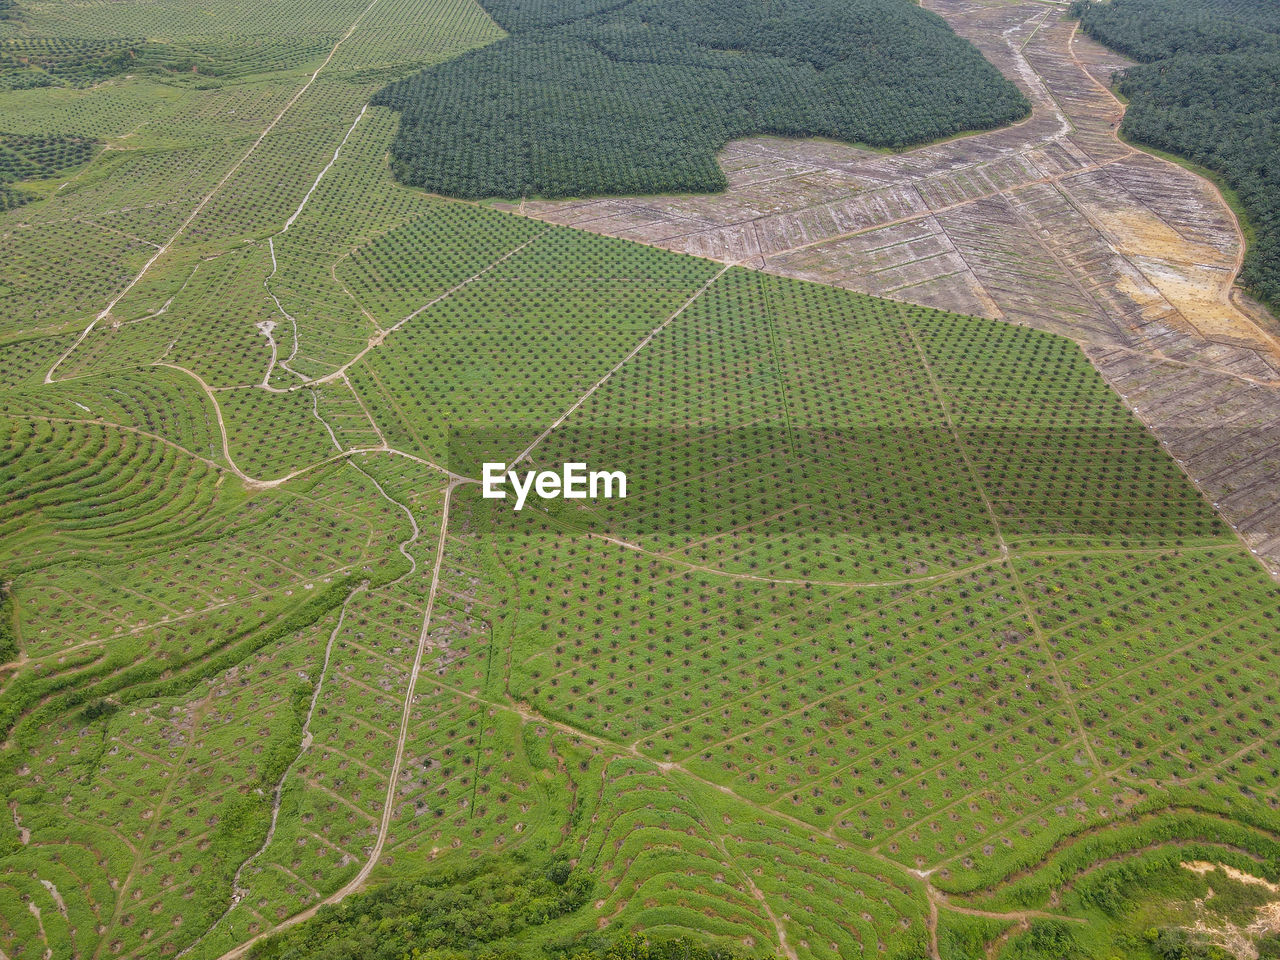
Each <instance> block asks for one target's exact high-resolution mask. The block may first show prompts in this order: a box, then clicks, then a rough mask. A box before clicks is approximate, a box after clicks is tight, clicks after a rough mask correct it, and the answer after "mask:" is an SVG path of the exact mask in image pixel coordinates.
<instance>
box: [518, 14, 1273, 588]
mask: <svg viewBox="0 0 1280 960" xmlns="http://www.w3.org/2000/svg"><path fill="white" fill-rule="evenodd" d="M926 5H927V6H929V7H930V9H934V10H936V11H937V12H938V13H940V14H942V15H943V16H944V17H946V18H947V20H948V22H949V23H950V24H951V25H952V27H953V28H954V29H955V30H956V32H957V33H959V34H960V35H962V36H965V37H967V38H968V39H970V40H971V41H972V42H973V43H974V44H975V45H977V46H978V47H979V48H980V49H981V50H982V51H983V52H984V53H985V54H986V55H987V57H988V58H989V59H990V60H991V62H993V63H994V64H996V65H997V66H998V67H999V68H1000V69H1001V70H1002V71H1003V72H1004V73H1005V74H1006V76H1008V77H1009V78H1010V79H1011V80H1013V81H1014V82H1015V83H1017V84H1019V86H1020V87H1021V88H1022V90H1023V92H1024V93H1025V94H1026V96H1027V98H1028V99H1029V100H1031V102H1032V104H1033V115H1032V117H1031V118H1030V119H1029V120H1028V121H1026V122H1025V123H1022V124H1019V125H1017V126H1015V127H1011V128H1007V129H1004V130H999V131H996V132H993V133H986V134H981V135H977V136H972V137H966V138H962V139H960V140H955V141H951V142H949V143H944V144H940V145H936V146H931V147H924V148H921V149H918V150H912V151H909V152H907V153H904V154H895V155H884V154H875V153H871V152H868V151H865V150H859V149H856V148H853V147H847V146H843V145H840V144H833V143H821V142H815V141H800V142H793V141H782V140H776V139H754V140H744V141H739V142H737V143H735V144H732V145H731V146H730V147H729V148H728V149H727V150H726V151H725V152H724V153H723V154H722V156H721V163H722V165H723V166H724V168H725V170H726V173H727V174H728V176H729V180H730V187H729V190H728V191H727V192H726V193H725V194H722V195H715V196H697V197H669V198H668V197H652V198H644V199H637V200H626V199H601V200H590V201H578V202H573V201H568V202H532V201H530V202H526V203H523V204H521V205H520V206H519V208H518V209H519V211H520V212H521V213H523V214H525V215H526V216H532V217H537V218H540V219H545V220H548V221H551V222H555V223H564V224H569V225H572V226H575V227H579V228H582V229H587V230H593V231H597V232H601V233H607V234H612V235H615V236H619V237H625V238H627V239H632V240H639V241H641V242H645V243H652V244H656V245H658V246H662V247H666V248H668V249H673V250H681V251H685V252H689V253H696V254H698V255H700V256H707V257H712V258H715V259H718V260H722V261H726V262H732V263H742V264H745V265H748V266H753V267H756V268H759V269H763V270H766V271H769V272H771V273H779V274H783V275H786V276H793V277H801V278H804V279H810V280H818V281H821V282H823V283H831V284H836V285H839V286H845V287H849V288H851V289H855V290H861V291H864V292H867V293H872V294H875V295H877V296H886V297H893V298H895V299H901V300H907V301H910V302H913V303H919V304H923V305H927V306H934V307H939V308H942V309H948V310H955V311H958V312H962V313H968V314H974V315H978V316H987V317H992V318H997V319H1002V320H1007V321H1010V322H1013V323H1022V324H1028V325H1031V326H1035V327H1039V328H1041V329H1045V330H1051V331H1053V332H1055V333H1060V334H1062V335H1064V336H1068V337H1071V338H1072V339H1075V340H1077V341H1078V342H1080V343H1081V344H1082V345H1083V346H1084V347H1085V349H1086V352H1087V353H1088V355H1089V356H1090V358H1091V359H1092V360H1093V361H1094V362H1095V364H1096V365H1097V367H1098V369H1099V370H1100V371H1101V372H1102V374H1103V376H1104V377H1106V378H1107V380H1108V381H1109V382H1110V383H1112V384H1113V386H1115V388H1116V389H1117V391H1118V392H1119V393H1120V394H1121V395H1122V396H1124V397H1125V398H1126V400H1127V401H1128V403H1129V406H1130V407H1131V409H1133V410H1134V411H1135V412H1137V413H1138V414H1139V415H1140V416H1141V417H1142V419H1143V420H1144V421H1145V422H1147V423H1148V424H1150V425H1151V426H1152V428H1153V429H1154V430H1155V431H1156V435H1157V436H1158V437H1160V439H1161V440H1162V441H1164V442H1165V443H1167V445H1168V447H1169V450H1170V452H1171V453H1172V454H1173V456H1174V457H1176V458H1177V459H1178V461H1179V462H1180V463H1182V464H1183V465H1184V466H1185V468H1186V470H1187V473H1188V474H1189V475H1190V476H1191V477H1192V478H1193V479H1194V480H1195V481H1196V482H1197V483H1198V484H1199V485H1200V487H1201V489H1203V490H1204V491H1205V493H1206V495H1208V496H1209V497H1210V499H1211V500H1212V501H1213V502H1214V503H1216V504H1217V505H1218V507H1219V509H1220V510H1221V512H1222V514H1223V516H1225V517H1226V518H1227V519H1228V520H1229V521H1230V522H1231V523H1232V524H1233V525H1234V526H1235V527H1236V529H1237V530H1238V531H1239V532H1240V534H1241V536H1242V537H1243V538H1244V539H1245V541H1246V542H1247V543H1248V544H1249V546H1250V547H1251V548H1252V549H1254V550H1256V551H1257V553H1258V555H1259V556H1260V557H1262V558H1264V560H1265V561H1266V562H1267V563H1268V564H1269V565H1270V567H1271V569H1272V570H1273V572H1276V571H1280V489H1278V486H1277V481H1276V477H1278V476H1280V433H1277V427H1276V424H1277V423H1280V331H1277V329H1276V326H1275V321H1274V319H1273V318H1271V317H1270V316H1269V315H1268V314H1266V312H1265V311H1264V310H1262V309H1261V308H1260V307H1258V306H1257V305H1256V304H1254V303H1252V302H1250V301H1249V300H1248V299H1247V298H1246V297H1244V296H1243V295H1241V294H1240V293H1239V292H1237V291H1235V290H1234V289H1233V283H1234V280H1235V277H1236V274H1237V273H1238V272H1239V269H1240V260H1241V256H1242V254H1243V249H1242V239H1241V236H1240V232H1239V226H1238V224H1237V222H1236V220H1235V217H1234V215H1233V214H1232V213H1231V211H1230V209H1229V208H1228V207H1227V206H1226V205H1225V204H1224V203H1223V202H1222V199H1221V197H1220V196H1219V195H1218V193H1217V191H1216V190H1215V189H1214V188H1213V186H1212V185H1210V184H1209V183H1207V182H1206V181H1204V180H1202V179H1200V178H1198V177H1196V176H1194V175H1192V174H1191V173H1188V172H1187V171H1185V170H1182V169H1181V168H1179V167H1177V166H1176V165H1174V164H1171V163H1167V162H1164V161H1161V160H1159V159H1156V158H1154V157H1152V156H1150V155H1148V154H1145V153H1142V152H1140V151H1138V150H1135V149H1133V148H1131V147H1129V146H1128V145H1126V144H1124V143H1122V142H1121V141H1119V140H1118V139H1117V138H1116V135H1115V130H1116V128H1117V126H1118V124H1119V122H1120V118H1121V116H1122V115H1123V108H1122V106H1121V105H1120V104H1119V103H1118V102H1117V101H1116V100H1115V99H1114V98H1113V97H1112V96H1111V95H1110V94H1109V93H1108V92H1107V90H1106V89H1105V86H1104V84H1106V83H1108V82H1109V80H1110V76H1111V73H1112V71H1113V70H1114V69H1116V68H1117V67H1119V66H1120V65H1121V63H1122V61H1121V60H1120V58H1118V57H1117V56H1116V55H1115V54H1111V53H1109V52H1108V51H1106V50H1105V49H1103V48H1102V47H1100V46H1098V45H1097V44H1096V43H1094V42H1093V41H1091V40H1089V39H1088V38H1085V37H1083V36H1081V35H1079V34H1078V32H1077V29H1076V24H1075V23H1074V22H1073V21H1070V20H1068V19H1066V18H1065V11H1064V8H1062V7H1058V6H1054V5H1047V4H1043V3H1023V4H1017V3H1005V2H994V3H993V2H978V3H974V2H968V0H964V2H950V0H947V2H933V3H927V4H926Z"/></svg>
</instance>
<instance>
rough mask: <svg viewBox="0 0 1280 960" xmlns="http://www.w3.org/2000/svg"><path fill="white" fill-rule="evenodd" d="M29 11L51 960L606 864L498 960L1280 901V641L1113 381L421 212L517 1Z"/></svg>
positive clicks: (22, 481)
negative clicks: (425, 171) (1232, 896)
mask: <svg viewBox="0 0 1280 960" xmlns="http://www.w3.org/2000/svg"><path fill="white" fill-rule="evenodd" d="M12 11H16V13H15V14H14V15H11V16H10V17H9V18H8V19H4V20H0V38H3V40H2V41H0V43H2V44H3V45H2V46H0V80H3V83H0V88H2V89H0V137H3V138H5V139H0V145H3V149H5V150H9V149H10V144H19V145H25V146H23V149H28V148H30V149H28V152H29V153H30V152H31V151H32V150H34V149H35V148H34V147H32V146H31V145H32V144H35V145H37V146H39V145H40V144H44V145H45V148H43V149H45V154H47V158H44V159H40V160H39V162H38V163H37V162H36V161H32V162H31V163H28V164H27V166H24V167H21V170H22V171H23V172H22V173H21V174H20V176H22V177H32V176H37V175H38V176H39V177H40V178H39V179H12V180H10V181H8V182H7V183H6V184H5V187H4V189H6V190H9V191H16V192H17V193H18V194H21V196H22V199H23V201H24V202H22V203H21V204H20V205H17V206H14V207H13V208H12V209H8V210H5V211H4V212H3V213H0V250H2V251H3V253H2V255H0V305H3V310H2V311H0V431H2V436H3V443H2V444H0V489H2V490H3V497H2V498H0V582H2V583H3V593H2V594H0V658H2V659H3V661H4V663H3V665H0V725H2V727H3V731H4V736H3V746H2V747H0V793H2V794H3V796H4V802H5V814H4V821H5V826H3V827H0V950H2V951H3V955H4V956H5V957H8V958H11V960H19V958H21V960H30V958H40V957H45V956H52V957H54V958H58V960H62V958H106V957H128V958H152V957H176V956H185V957H191V958H220V957H227V956H229V955H238V954H235V951H237V950H238V949H239V948H241V947H242V946H243V945H245V944H246V943H248V942H250V941H251V940H253V939H254V938H256V937H258V936H260V935H262V934H266V933H270V932H275V931H277V930H278V929H280V928H281V927H282V926H284V925H288V924H292V923H293V922H294V921H296V920H297V919H298V918H300V917H305V916H307V915H308V911H311V910H312V909H313V908H315V907H317V906H318V905H320V904H324V903H330V902H333V903H336V902H339V901H343V902H346V903H348V904H357V905H358V904H360V903H362V902H363V901H361V899H360V896H361V895H360V894H359V893H358V892H357V891H358V890H360V889H365V888H374V889H381V886H380V885H381V884H384V883H386V882H389V881H393V880H416V879H420V878H426V880H425V881H424V882H428V883H430V882H435V881H433V880H432V878H433V877H443V876H455V875H460V874H457V873H456V872H457V871H463V870H465V868H467V865H469V864H480V865H484V864H489V863H491V862H493V863H498V862H502V863H517V864H532V865H533V868H536V869H538V870H541V869H542V865H544V864H546V863H552V862H556V858H567V860H568V862H569V863H571V864H572V865H573V867H574V870H575V871H576V875H580V876H585V877H586V878H588V880H589V894H588V895H587V896H586V897H585V899H584V900H583V902H582V903H581V904H580V905H578V904H577V903H576V902H575V903H574V904H573V905H572V908H571V909H569V908H566V910H565V911H564V912H557V913H555V915H554V916H551V915H546V916H539V917H538V918H537V922H534V921H529V922H528V923H526V924H524V925H522V926H521V927H520V930H519V933H518V935H516V936H515V937H514V938H513V937H507V938H506V939H503V938H502V937H498V938H497V940H496V941H495V942H494V945H491V949H492V950H493V951H495V955H501V953H500V952H501V951H503V950H512V951H516V952H517V953H518V955H520V956H525V957H543V956H545V957H547V958H548V960H550V958H555V957H562V956H563V957H568V956H571V955H573V953H574V951H575V950H581V951H586V952H587V955H591V956H596V955H600V956H603V955H604V954H603V953H602V952H600V951H601V950H603V947H602V946H601V945H602V944H608V943H609V942H612V938H615V937H619V936H622V935H624V934H627V933H632V932H641V933H644V934H645V935H647V936H649V937H650V938H652V939H653V940H654V941H655V942H659V941H661V940H663V938H667V939H670V938H677V937H693V938H696V939H697V940H698V941H699V942H701V943H703V944H711V945H714V946H719V947H722V948H724V949H726V950H729V949H731V950H732V951H734V953H735V954H737V955H740V956H744V957H745V956H760V957H788V958H808V957H814V958H837V957H839V958H848V957H855V956H879V955H889V956H897V957H901V958H911V960H915V958H924V957H930V956H936V957H942V958H948V960H960V958H966V957H975V956H976V957H980V956H985V955H988V954H987V953H986V949H987V946H988V945H990V946H991V948H992V951H993V952H992V953H991V954H990V955H996V954H997V953H999V952H1000V951H1003V954H1002V955H1004V956H1007V957H1028V958H1029V957H1036V956H1045V957H1047V956H1079V957H1098V958H1102V960H1106V958H1108V957H1110V956H1113V955H1123V956H1135V957H1144V956H1150V957H1155V956H1157V955H1158V954H1156V953H1154V952H1153V951H1154V950H1155V945H1154V943H1153V942H1149V941H1147V940H1143V939H1142V937H1141V936H1139V935H1138V934H1137V933H1134V932H1133V931H1134V930H1136V929H1137V927H1135V926H1134V924H1135V923H1136V921H1133V916H1134V914H1133V909H1135V908H1134V905H1135V904H1138V905H1141V904H1142V903H1143V895H1142V890H1143V889H1144V888H1143V882H1144V881H1143V878H1144V877H1148V876H1151V877H1160V878H1163V879H1162V880H1161V883H1163V884H1165V885H1166V887H1167V889H1170V890H1174V891H1175V892H1178V891H1181V893H1187V891H1188V890H1191V893H1190V894H1188V895H1197V896H1201V895H1203V891H1202V890H1200V888H1199V887H1195V888H1194V889H1192V888H1191V887H1188V886H1187V885H1186V883H1183V884H1182V885H1178V884H1175V883H1173V882H1172V881H1170V880H1169V879H1168V878H1169V877H1170V876H1171V875H1176V874H1177V873H1178V871H1179V868H1178V862H1179V860H1180V859H1204V860H1210V861H1213V862H1216V863H1225V864H1228V865H1233V866H1236V867H1238V868H1240V869H1246V870H1247V871H1248V872H1250V873H1252V874H1255V875H1257V876H1259V877H1263V878H1267V879H1270V880H1272V881H1275V880H1280V815H1277V813H1276V808H1277V806H1278V805H1280V793H1278V792H1277V791H1278V790H1280V777H1278V775H1277V755H1278V752H1280V734H1278V733H1277V731H1276V729H1275V724H1274V723H1273V721H1272V717H1273V715H1274V713H1275V699H1276V689H1277V687H1276V678H1277V670H1280V615H1278V613H1277V611H1278V610H1280V603H1278V601H1280V589H1278V588H1277V586H1276V584H1275V583H1274V582H1272V581H1271V580H1270V579H1269V578H1268V577H1267V576H1266V574H1265V573H1264V571H1263V570H1262V569H1261V568H1260V567H1259V566H1258V565H1257V564H1256V563H1255V562H1254V561H1253V560H1252V559H1251V558H1250V556H1249V554H1248V551H1247V550H1246V549H1245V548H1244V547H1243V546H1241V544H1240V543H1239V541H1237V540H1236V539H1235V537H1234V536H1233V535H1232V533H1231V531H1230V529H1229V528H1227V527H1226V526H1225V525H1224V524H1223V523H1222V522H1221V521H1220V520H1219V519H1218V517H1217V516H1216V514H1215V513H1214V511H1213V509H1212V507H1211V505H1210V504H1208V503H1206V502H1205V501H1204V499H1203V498H1202V497H1201V496H1200V495H1199V493H1198V492H1197V490H1196V489H1195V488H1194V486H1193V485H1192V484H1191V483H1190V481H1188V480H1187V479H1186V478H1185V477H1184V476H1183V474H1182V473H1181V472H1180V471H1179V469H1178V467H1177V465H1176V464H1175V463H1174V462H1173V461H1172V460H1171V459H1170V458H1169V457H1167V456H1166V455H1165V454H1164V452H1163V451H1162V450H1161V448H1160V445H1159V444H1158V443H1157V442H1156V441H1155V440H1154V439H1153V438H1152V437H1151V435H1150V434H1149V432H1148V431H1147V430H1146V428H1145V427H1143V426H1142V425H1141V424H1140V423H1139V422H1138V421H1137V420H1136V419H1135V418H1134V417H1133V416H1131V415H1130V413H1129V412H1128V411H1127V410H1126V409H1125V407H1124V406H1123V405H1122V404H1121V402H1120V400H1119V398H1117V397H1116V396H1115V395H1113V394H1112V393H1111V392H1110V391H1109V390H1108V388H1107V387H1106V386H1105V385H1104V383H1103V381H1102V380H1101V379H1100V378H1099V377H1098V376H1097V374H1096V373H1095V372H1094V371H1093V369H1092V368H1091V367H1090V366H1089V364H1088V362H1087V361H1086V360H1085V358H1084V357H1083V355H1082V354H1081V353H1080V351H1079V349H1078V348H1077V347H1076V345H1075V344H1073V343H1071V342H1069V341H1067V340H1065V339H1060V338H1057V337H1054V336H1051V335H1048V334H1044V333H1038V332H1034V331H1031V330H1029V329H1025V328H1018V327H1012V326H1006V325H1000V324H996V323H994V322H988V321H984V320H975V319H971V318H966V317H960V316H955V315H949V314H943V313H939V312H937V311H932V310H927V309H923V308H917V307H912V306H907V305H905V304H901V303H896V302H889V301H881V300H876V299H873V298H869V297H865V296H861V295H858V294H855V293H851V292H847V291H844V290H839V289H835V288H830V287H825V286H820V285H816V284H809V283H803V282H799V281H792V280H786V279H781V278H778V277H773V276H768V275H764V274H760V273H756V272H752V271H748V270H745V269H742V268H740V267H726V266H725V265H723V264H717V263H712V262H709V261H704V260H700V259H696V258H692V257H687V256H682V255H678V254H673V253H667V252H664V251H660V250H657V249H654V248H650V247H645V246H640V245H637V244H631V243H627V242H624V241H618V240H613V239H609V238H605V237H601V236H597V235H593V234H587V233H582V232H577V231H573V230H570V229H567V228H559V227H548V226H546V225H544V224H542V223H538V222H535V221H532V220H527V219H524V218H520V217H517V216H514V215H509V214H504V213H499V212H495V211H493V210H491V209H488V208H484V207H480V206H476V205H472V204H467V203H462V202H456V201H449V200H444V199H440V198H438V197H433V196H430V195H427V194H425V193H422V192H420V191H417V190H414V189H411V188H408V187H404V186H401V185H398V184H397V183H396V182H395V181H394V179H393V178H392V176H391V173H390V167H389V162H388V150H389V147H390V145H391V143H392V141H393V139H394V137H395V132H396V117H395V114H393V113H392V112H391V111H390V110H388V109H386V108H382V107H374V106H368V103H369V101H370V99H371V98H372V97H373V95H374V94H375V93H376V92H377V91H378V90H379V89H381V88H382V87H383V86H384V85H385V84H386V83H387V82H388V81H389V80H393V79H396V78H398V77H402V76H405V75H408V74H409V73H410V72H412V71H414V70H417V69H418V68H420V67H421V66H422V65H423V64H424V63H430V62H439V61H443V60H445V59H448V58H450V57H454V56H457V55H459V54H460V53H462V52H464V51H466V50H470V49H474V48H476V47H479V46H481V45H484V44H487V43H489V42H491V41H493V40H495V39H497V38H499V37H500V36H501V31H500V29H499V28H498V27H497V26H496V25H495V24H494V22H493V21H492V20H491V19H490V18H489V17H488V16H487V15H486V14H485V12H484V10H483V9H482V8H481V7H480V6H477V5H476V4H475V3H474V2H472V0H375V2H373V3H369V2H368V0H358V2H355V3H350V2H338V3H331V4H323V5H316V4H302V3H297V2H294V0H281V2H272V3H268V4H266V5H257V6H252V7H249V6H245V5H242V4H232V3H229V2H225V0H212V2H211V3H207V4H203V5H200V6H193V5H191V4H185V3H171V2H166V0H158V2H156V3H147V4H142V3H96V2H95V3H76V4H72V3H69V2H66V0H38V2H19V3H18V4H17V6H16V7H13V8H12ZM282 24H283V25H285V28H284V29H282V28H281V25H282ZM142 38H147V39H145V40H143V39H142ZM33 51H45V52H44V53H41V54H40V56H39V57H37V56H35V54H34V53H33ZM23 138H25V139H23ZM90 143H91V144H92V148H91V149H88V148H86V147H85V144H90ZM49 145H53V146H49ZM59 145H61V146H59ZM14 149H15V150H16V147H15V148H14ZM4 155H5V156H6V157H7V156H9V154H8V153H5V154H4ZM16 155H17V154H16V153H15V156H16ZM33 155H34V154H33ZM43 156H44V155H42V157H43ZM24 162H25V161H24ZM41 164H43V166H41ZM68 164H70V165H68ZM11 166H12V167H13V169H18V168H19V167H20V166H21V165H20V164H19V163H18V162H17V161H15V162H14V164H12V165H11ZM6 169H8V168H6ZM15 176H18V175H15ZM552 427H554V429H549V428H552ZM522 454H523V455H524V456H525V457H526V458H527V460H528V462H529V463H531V464H535V465H539V466H546V467H554V466H556V465H558V464H560V463H562V462H564V461H569V460H582V461H586V462H589V463H590V464H592V465H593V466H600V467H609V468H616V469H625V470H626V471H627V473H628V477H629V486H630V492H629V496H628V497H627V498H626V499H625V500H614V501H599V502H595V503H592V504H589V505H586V506H578V505H572V504H566V502H564V501H558V502H548V503H542V502H531V503H530V505H529V507H528V508H526V509H525V510H524V511H522V512H521V513H518V514H517V513H513V512H512V511H511V510H510V509H509V507H508V506H507V505H505V504H502V503H496V502H494V501H489V500H485V499H483V498H482V497H481V496H480V493H479V486H478V484H477V483H476V482H475V481H476V479H477V477H478V469H479V463H480V461H482V460H486V459H502V460H505V461H512V460H515V459H516V458H518V457H520V456H521V455H522ZM477 869H479V868H477ZM495 869H496V868H495ZM504 869H505V868H504ZM520 869H524V868H523V867H521V868H520ZM531 869H532V868H531ZM449 871H454V872H455V873H453V874H450V873H449ZM441 882H443V881H441ZM1188 882H1190V881H1188ZM1219 886H1222V882H1221V881H1220V882H1219ZM1161 889H1164V888H1163V887H1162V888H1161ZM1197 891H1199V892H1198V893H1197ZM1241 902H1243V901H1241ZM1143 909H1146V908H1145V907H1144V908H1143ZM1240 909H1243V908H1240ZM1080 919H1084V920H1086V921H1088V922H1087V923H1084V924H1081V923H1078V922H1076V921H1078V920H1080ZM1055 924H1056V925H1055ZM1113 928H1114V929H1113ZM317 929H319V928H318V927H316V926H315V925H314V923H313V924H306V923H303V924H302V925H300V926H294V927H291V928H290V932H289V933H288V934H287V935H286V939H285V940H283V941H276V942H274V944H272V945H270V946H267V947H264V946H262V945H261V944H259V945H258V946H257V949H258V950H259V951H261V952H260V955H262V956H286V955H297V956H304V955H306V953H305V952H302V953H295V954H288V953H286V952H282V951H285V950H287V949H295V948H296V949H298V950H302V949H303V948H304V947H305V945H306V944H307V943H309V942H314V941H308V939H307V938H308V937H311V936H313V934H312V933H311V931H314V930H317ZM1024 931H1025V932H1024ZM1108 931H1112V932H1108ZM1113 934H1114V935H1113ZM1006 935H1007V936H1006ZM315 936H319V934H315ZM288 937H294V938H295V940H289V939H287V938H288ZM1117 938H1120V939H1117ZM1123 938H1127V939H1123ZM282 944H283V945H282ZM1064 945H1065V946H1064ZM471 946H472V945H471V944H468V943H466V942H450V943H447V944H445V945H444V946H443V947H441V946H440V945H439V944H436V945H432V950H433V951H435V952H430V953H428V954H426V955H427V956H430V957H432V958H433V960H434V958H443V957H446V956H447V957H450V958H454V957H463V956H472V955H473V954H472V953H470V952H468V950H470V947H471ZM476 949H479V946H477V947H476ZM486 949H489V948H488V947H487V948H486ZM1068 950H1069V951H1074V952H1064V951H1068ZM450 951H453V952H450ZM591 951H596V952H595V953H592V952H591ZM1054 951H1056V953H1055V952H1054ZM326 955H334V956H338V955H341V954H339V953H332V954H326ZM357 955H358V954H357Z"/></svg>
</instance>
